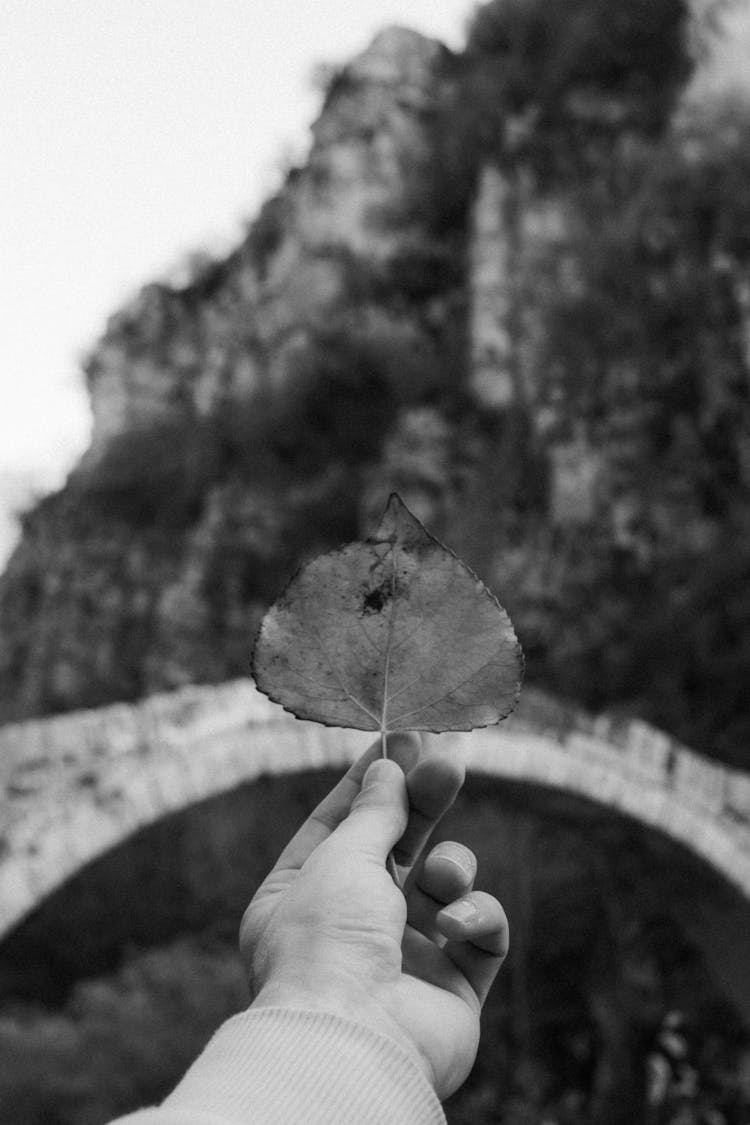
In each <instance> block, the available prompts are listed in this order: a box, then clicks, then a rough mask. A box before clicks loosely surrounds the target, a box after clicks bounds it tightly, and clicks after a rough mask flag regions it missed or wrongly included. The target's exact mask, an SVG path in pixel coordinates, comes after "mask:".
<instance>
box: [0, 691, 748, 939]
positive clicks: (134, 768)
mask: <svg viewBox="0 0 750 1125" xmlns="http://www.w3.org/2000/svg"><path fill="white" fill-rule="evenodd" d="M439 737H440V739H441V740H452V741H453V743H454V744H455V746H456V749H457V752H461V753H462V754H464V756H465V757H466V760H467V764H468V765H469V768H470V769H474V770H476V771H477V772H480V773H485V774H489V775H493V776H497V777H506V778H511V779H515V780H518V781H525V782H531V783H534V784H540V785H548V786H553V787H559V788H563V789H567V790H569V791H571V792H575V793H579V794H581V795H583V796H586V797H588V798H590V799H592V800H594V801H598V802H600V803H602V804H604V805H608V806H610V807H612V808H615V809H617V810H619V811H620V812H623V813H625V814H627V815H629V816H633V817H635V818H637V819H640V820H641V821H643V822H644V823H646V824H649V825H650V826H651V827H653V828H656V829H657V830H660V831H663V832H666V833H667V834H669V835H670V836H672V837H673V838H674V839H676V840H678V841H680V842H682V843H684V844H685V845H686V846H688V847H691V848H692V849H693V850H694V851H696V852H698V853H699V854H700V855H702V856H703V857H704V858H705V859H706V860H707V861H708V862H709V863H712V864H713V865H714V866H715V867H716V868H717V869H718V870H719V871H720V872H721V873H722V874H723V875H724V876H725V877H726V878H728V879H729V880H731V881H732V882H733V883H734V884H735V885H736V886H738V887H739V888H740V889H741V890H742V892H743V893H744V894H746V895H747V896H748V897H749V898H750V775H748V774H745V773H741V772H739V771H736V770H731V769H728V768H727V767H725V766H723V765H722V764H720V763H717V762H713V761H710V760H708V759H706V758H703V757H701V756H700V755H698V754H695V753H694V752H693V751H691V750H689V749H687V748H686V747H684V746H682V745H680V744H679V743H677V742H676V741H675V740H674V739H672V738H670V737H669V736H668V735H667V734H665V733H664V732H662V731H659V730H656V729H655V728H653V727H650V726H649V725H648V724H646V723H643V722H641V721H639V720H628V721H622V720H619V719H617V718H613V717H611V716H607V715H600V716H591V715H588V714H586V713H584V712H582V711H581V710H580V709H578V708H577V707H575V706H573V705H570V704H567V703H564V702H562V701H560V700H556V699H554V698H552V697H550V696H548V695H546V694H544V693H542V692H539V691H537V690H536V689H534V688H530V687H527V688H525V689H524V693H523V696H522V702H521V705H520V706H519V708H518V711H517V712H516V713H515V714H514V715H513V716H512V717H511V718H510V719H509V720H508V721H507V722H505V723H502V724H501V725H500V726H499V727H491V728H486V729H485V730H480V731H474V732H472V734H470V735H441V736H439ZM371 738H372V735H371V734H368V733H367V732H358V731H341V730H335V731H334V730H327V729H326V728H324V727H320V726H318V725H317V724H314V723H302V722H298V721H296V720H293V719H291V718H290V716H288V715H287V714H286V713H285V712H284V711H283V710H282V709H281V708H280V707H278V706H277V705H275V704H273V703H271V702H270V701H269V700H268V699H267V698H266V697H265V696H263V695H261V694H260V693H259V692H258V691H257V690H256V689H255V687H254V685H253V684H252V682H251V681H249V680H236V681H232V682H230V683H226V684H220V685H215V686H200V687H198V686H190V687H185V688H182V689H180V690H178V691H175V692H170V693H163V694H160V695H156V696H152V697H150V698H148V699H146V700H144V701H142V702H140V703H137V704H133V705H127V704H115V705H111V706H108V707H103V708H99V709H97V710H90V711H79V712H75V713H71V714H67V715H62V716H55V717H51V718H48V719H41V720H35V721H30V722H26V723H17V724H12V725H9V726H5V727H2V728H0V808H1V810H2V832H1V833H0V934H2V933H3V932H4V931H6V930H7V929H9V928H10V927H11V926H12V925H13V924H14V923H15V922H16V921H18V920H19V919H20V918H21V917H22V916H23V915H24V914H25V913H27V912H28V911H29V910H30V909H33V907H34V906H35V905H37V904H38V903H39V902H41V901H42V899H43V898H44V897H45V896H46V895H47V894H49V893H50V892H51V891H52V890H53V889H55V887H57V886H59V885H60V883H62V882H63V881H64V879H66V878H67V877H69V876H70V875H71V874H73V873H74V872H75V871H77V870H78V869H79V868H80V867H82V866H83V865H84V864H85V863H87V862H89V861H91V860H92V859H94V858H96V857H97V856H98V855H101V854H102V853H103V852H105V851H106V850H107V849H108V848H110V847H113V846H115V845H116V844H117V843H119V842H120V841H122V840H123V839H124V838H126V837H127V836H128V835H129V834H130V833H132V832H134V831H136V830H137V829H138V828H141V827H143V826H145V825H146V824H149V823H151V822H153V821H155V820H158V819H160V818H161V817H163V816H165V815H167V814H168V813H170V812H173V811H177V810H179V809H181V808H184V807H187V806H188V805H190V804H193V803H195V802H197V801H200V800H204V799H206V798H208V797H210V796H212V795H213V794H216V793H219V792H222V791H226V790H228V789H231V788H233V787H234V786H236V785H238V784H240V783H241V782H243V781H246V780H251V779H253V778H255V777H259V776H261V775H262V774H266V773H272V774H280V773H284V772H290V771H297V770H302V769H321V768H331V769H339V768H344V767H345V766H346V764H347V763H348V762H350V761H351V760H353V759H354V758H355V757H356V756H357V754H358V753H360V752H361V750H362V749H363V748H364V746H365V745H367V743H368V741H369V740H370V739H371Z"/></svg>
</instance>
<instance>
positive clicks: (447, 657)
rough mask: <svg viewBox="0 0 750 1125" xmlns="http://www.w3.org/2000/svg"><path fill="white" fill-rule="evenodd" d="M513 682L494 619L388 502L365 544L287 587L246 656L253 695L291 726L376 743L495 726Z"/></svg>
mask: <svg viewBox="0 0 750 1125" xmlns="http://www.w3.org/2000/svg"><path fill="white" fill-rule="evenodd" d="M522 670H523V658H522V654H521V647H520V645H519V643H518V641H517V639H516V635H515V633H514V631H513V626H512V624H511V622H510V618H509V617H508V615H507V613H506V612H505V610H504V609H503V608H502V606H501V605H500V604H499V602H498V601H497V599H496V598H495V597H494V595H493V594H491V593H490V591H489V590H488V589H487V588H486V586H484V585H483V584H482V582H481V581H480V580H479V579H478V578H477V577H476V575H474V574H472V572H471V571H470V570H469V569H468V568H467V567H466V566H464V564H463V563H462V562H461V561H460V560H459V559H458V558H456V556H455V555H454V554H453V553H452V552H451V551H449V550H448V548H447V547H444V546H443V545H442V543H439V542H438V540H437V539H435V538H433V536H431V535H430V534H429V533H428V532H427V531H426V530H425V529H424V527H423V526H422V524H421V523H420V522H419V520H417V519H416V518H415V517H414V516H413V515H412V513H411V512H410V511H409V509H408V508H407V507H406V505H405V504H404V503H403V501H402V500H401V498H400V497H399V496H398V495H396V493H393V494H392V495H391V498H390V500H389V501H388V506H387V507H386V510H385V513H384V515H383V519H382V521H381V523H380V526H379V527H378V529H377V531H376V532H375V534H374V535H373V536H372V537H371V538H369V539H366V540H365V541H364V542H362V543H350V544H349V545H348V546H345V547H342V548H341V549H339V550H336V551H332V552H331V553H330V554H325V555H321V556H320V557H319V558H317V559H314V560H313V561H312V562H310V563H308V564H307V565H306V566H304V567H303V568H302V569H301V570H300V571H299V572H298V573H297V574H296V575H295V577H294V578H293V579H292V580H291V582H290V583H289V585H288V586H287V588H286V589H285V590H284V592H283V593H282V595H281V597H280V598H279V600H278V601H277V602H276V603H275V605H273V606H272V607H271V609H270V610H269V611H268V613H267V614H266V616H265V617H264V619H263V622H262V624H261V628H260V632H259V634H258V638H257V640H256V644H255V650H254V653H253V675H254V677H255V681H256V683H257V685H258V687H259V688H260V690H261V691H263V692H265V694H266V695H268V696H269V697H270V698H271V699H273V700H274V701H275V702H277V703H280V704H281V705H282V706H283V707H284V708H285V709H286V710H287V711H291V712H292V714H294V715H296V716H297V717H298V718H300V719H314V720H316V721H317V722H319V723H325V724H326V725H328V726H339V727H354V728H356V729H359V730H372V731H376V730H377V731H382V732H390V731H398V730H426V731H435V732H438V731H446V730H471V729H472V727H483V726H488V725H490V724H491V723H497V722H499V721H500V720H501V719H503V718H505V716H506V715H507V714H509V713H510V711H512V710H513V708H514V706H515V704H516V701H517V699H518V694H519V691H520V687H521V676H522Z"/></svg>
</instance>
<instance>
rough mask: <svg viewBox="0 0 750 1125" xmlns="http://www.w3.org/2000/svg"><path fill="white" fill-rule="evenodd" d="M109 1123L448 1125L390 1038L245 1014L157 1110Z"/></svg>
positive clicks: (296, 1015) (275, 1013) (331, 1022)
mask: <svg viewBox="0 0 750 1125" xmlns="http://www.w3.org/2000/svg"><path fill="white" fill-rule="evenodd" d="M111 1125H446V1120H445V1115H444V1114H443V1111H442V1108H441V1106H440V1102H439V1101H438V1099H437V1097H436V1096H435V1093H434V1091H433V1089H432V1086H431V1085H430V1083H429V1082H428V1081H427V1078H426V1077H425V1075H424V1073H423V1071H422V1070H421V1068H420V1067H419V1065H418V1064H417V1062H416V1060H414V1059H412V1058H411V1057H410V1055H409V1054H408V1053H407V1052H406V1051H404V1049H403V1048H402V1047H401V1046H400V1045H399V1044H398V1043H396V1042H395V1041H394V1040H391V1039H389V1038H387V1037H386V1036H382V1035H379V1034H377V1033H375V1032H373V1031H370V1029H369V1028H367V1027H363V1026H362V1025H360V1024H357V1023H354V1022H352V1021H350V1020H345V1019H341V1018H340V1017H339V1016H335V1015H329V1014H327V1013H324V1012H311V1011H304V1010H292V1009H288V1008H258V1009H253V1008H249V1009H248V1010H247V1011H246V1012H243V1013H241V1014H240V1015H238V1016H234V1017H233V1018H232V1019H230V1020H228V1021H227V1022H226V1023H225V1024H223V1025H222V1027H220V1028H219V1030H218V1031H217V1032H216V1034H215V1035H214V1037H213V1038H212V1039H211V1041H210V1042H209V1043H208V1046H207V1047H206V1049H205V1050H204V1051H203V1053H202V1054H201V1055H200V1056H199V1058H198V1059H197V1060H196V1061H195V1062H194V1063H193V1065H192V1066H191V1067H190V1069H189V1070H188V1072H187V1074H186V1075H185V1077H184V1078H183V1079H182V1081H181V1082H180V1083H179V1085H178V1086H177V1087H176V1088H175V1090H174V1091H173V1092H172V1093H171V1094H170V1095H169V1097H167V1098H166V1100H165V1101H164V1102H163V1103H162V1105H161V1106H160V1107H158V1108H153V1109H144V1110H139V1111H138V1112H137V1113H132V1114H129V1115H128V1116H127V1117H122V1118H118V1120H117V1121H116V1122H112V1123H111Z"/></svg>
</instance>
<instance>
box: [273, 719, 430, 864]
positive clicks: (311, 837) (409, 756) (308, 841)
mask: <svg viewBox="0 0 750 1125" xmlns="http://www.w3.org/2000/svg"><path fill="white" fill-rule="evenodd" d="M420 748H421V744H420V741H419V738H418V737H417V736H416V735H412V734H394V735H391V736H390V738H389V739H388V753H389V756H390V757H391V758H393V760H394V761H396V762H398V763H399V765H400V766H401V767H402V769H403V771H404V773H406V772H408V771H409V770H411V769H412V767H413V766H414V765H415V763H416V762H417V759H418V758H419V753H420ZM380 753H381V750H380V742H379V741H378V742H374V743H373V744H372V746H370V747H368V749H367V750H366V751H365V753H364V754H363V755H362V756H361V757H360V758H358V759H357V761H356V762H355V763H354V765H352V766H350V768H349V769H348V770H347V772H346V774H345V775H344V776H343V777H342V779H341V781H339V783H338V785H336V786H335V787H334V788H333V789H332V790H331V792H330V793H329V794H328V795H327V796H326V797H324V799H323V800H322V801H321V802H320V804H319V805H318V806H317V808H316V809H314V810H313V812H312V813H311V814H310V816H309V817H308V818H307V820H306V821H305V823H304V824H303V825H302V827H301V828H300V829H299V831H298V832H297V833H296V834H295V835H294V836H293V837H292V839H291V840H290V841H289V843H288V844H287V846H286V847H285V848H284V850H283V852H282V853H281V855H280V856H279V858H278V860H277V862H276V865H275V867H274V871H280V870H283V871H288V870H298V869H299V868H300V867H301V866H302V864H303V863H304V862H305V860H306V859H307V858H308V856H309V855H311V853H312V852H314V851H315V849H316V848H317V847H318V845H319V844H321V843H322V842H323V840H326V839H327V838H328V837H329V836H330V835H331V833H332V832H333V831H334V829H335V828H336V827H337V826H338V825H339V824H340V823H341V822H342V821H343V820H344V819H345V818H346V817H347V816H348V814H349V811H350V809H351V807H352V802H353V801H354V799H355V797H356V796H357V794H358V793H359V791H360V788H361V785H362V778H363V777H364V775H365V773H366V771H367V768H368V766H369V765H370V764H371V763H372V762H374V761H375V760H376V759H377V758H379V757H380Z"/></svg>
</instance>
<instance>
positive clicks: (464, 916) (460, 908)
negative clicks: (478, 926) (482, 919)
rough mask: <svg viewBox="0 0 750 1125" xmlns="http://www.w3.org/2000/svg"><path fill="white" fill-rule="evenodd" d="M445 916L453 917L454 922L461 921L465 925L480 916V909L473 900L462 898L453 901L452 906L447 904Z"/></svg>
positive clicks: (444, 911)
mask: <svg viewBox="0 0 750 1125" xmlns="http://www.w3.org/2000/svg"><path fill="white" fill-rule="evenodd" d="M443 916H444V917H446V918H452V919H453V921H454V922H460V923H461V924H462V925H464V926H465V925H468V924H469V922H473V921H474V920H475V918H478V916H479V911H478V910H477V908H476V906H475V905H474V903H473V902H470V901H469V900H468V899H461V900H460V901H459V902H452V903H451V904H450V906H446V907H445V909H444V910H443Z"/></svg>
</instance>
